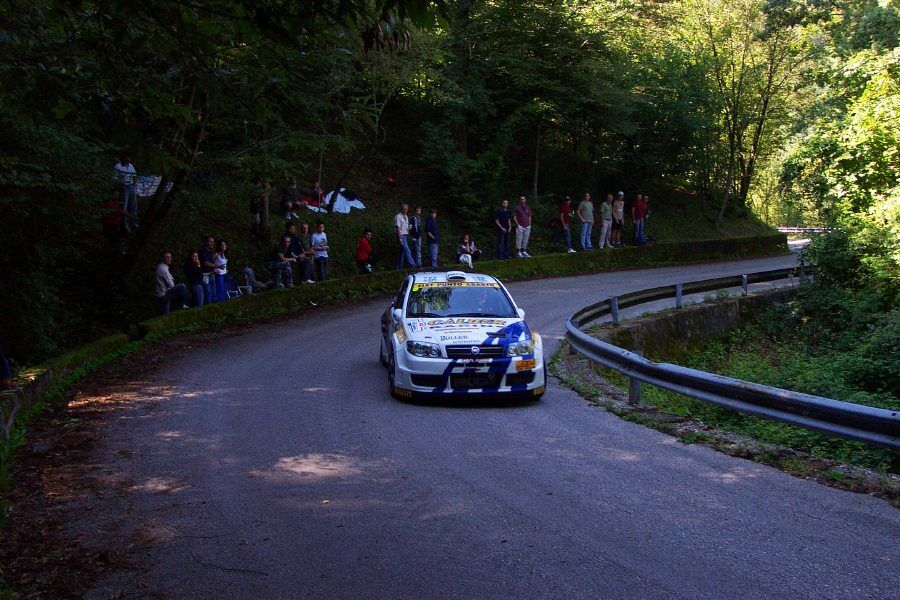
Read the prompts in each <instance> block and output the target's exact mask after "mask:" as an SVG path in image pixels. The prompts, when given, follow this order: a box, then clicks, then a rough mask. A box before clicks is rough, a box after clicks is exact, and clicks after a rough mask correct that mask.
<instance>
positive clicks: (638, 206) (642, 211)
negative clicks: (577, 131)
mask: <svg viewBox="0 0 900 600" xmlns="http://www.w3.org/2000/svg"><path fill="white" fill-rule="evenodd" d="M646 216H647V205H646V204H645V203H644V197H643V196H642V195H641V194H638V195H637V198H635V200H634V204H632V205H631V220H632V221H633V222H634V236H633V237H634V239H633V241H634V245H635V246H640V245H641V244H643V243H644V217H646Z"/></svg>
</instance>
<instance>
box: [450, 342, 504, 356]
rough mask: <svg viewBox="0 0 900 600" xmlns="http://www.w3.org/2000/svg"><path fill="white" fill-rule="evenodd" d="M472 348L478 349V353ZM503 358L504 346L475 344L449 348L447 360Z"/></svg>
mask: <svg viewBox="0 0 900 600" xmlns="http://www.w3.org/2000/svg"><path fill="white" fill-rule="evenodd" d="M472 348H478V352H477V353H473V352H472ZM498 356H503V346H488V345H481V346H475V345H473V344H466V345H464V344H459V345H455V346H447V358H496V357H498Z"/></svg>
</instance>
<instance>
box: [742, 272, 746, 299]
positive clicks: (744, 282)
mask: <svg viewBox="0 0 900 600" xmlns="http://www.w3.org/2000/svg"><path fill="white" fill-rule="evenodd" d="M741 289H743V290H744V295H745V296H746V295H747V276H746V275H741Z"/></svg>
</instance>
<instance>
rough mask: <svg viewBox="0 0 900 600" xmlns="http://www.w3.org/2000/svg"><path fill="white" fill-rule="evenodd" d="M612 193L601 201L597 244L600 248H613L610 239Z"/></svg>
mask: <svg viewBox="0 0 900 600" xmlns="http://www.w3.org/2000/svg"><path fill="white" fill-rule="evenodd" d="M612 199H613V195H612V194H607V195H606V198H604V199H603V202H601V203H600V237H599V238H598V239H597V245H598V246H600V249H601V250H602V249H603V248H612V243H611V242H610V241H609V233H610V229H611V227H610V226H611V225H612Z"/></svg>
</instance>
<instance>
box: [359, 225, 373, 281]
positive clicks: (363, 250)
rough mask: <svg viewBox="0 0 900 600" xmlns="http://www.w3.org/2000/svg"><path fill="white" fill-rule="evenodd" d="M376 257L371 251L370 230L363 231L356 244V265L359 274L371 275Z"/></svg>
mask: <svg viewBox="0 0 900 600" xmlns="http://www.w3.org/2000/svg"><path fill="white" fill-rule="evenodd" d="M377 259H378V257H377V256H376V255H375V251H374V250H373V249H372V230H371V229H366V230H365V231H363V234H362V237H361V238H359V242H358V243H357V244H356V265H357V266H358V267H359V272H360V273H371V272H372V271H373V270H374V269H375V261H376V260H377Z"/></svg>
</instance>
